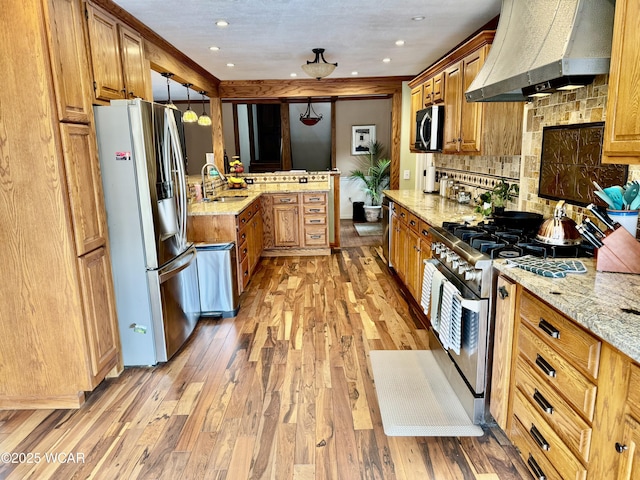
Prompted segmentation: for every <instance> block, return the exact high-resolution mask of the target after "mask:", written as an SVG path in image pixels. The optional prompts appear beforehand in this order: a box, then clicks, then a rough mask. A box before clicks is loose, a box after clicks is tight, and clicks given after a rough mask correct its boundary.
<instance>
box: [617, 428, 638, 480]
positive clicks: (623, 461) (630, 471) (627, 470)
mask: <svg viewBox="0 0 640 480" xmlns="http://www.w3.org/2000/svg"><path fill="white" fill-rule="evenodd" d="M623 438H624V441H625V443H624V447H626V449H625V450H624V451H623V452H622V453H621V454H620V455H621V456H620V466H619V467H618V477H617V480H634V479H637V478H640V423H638V422H637V421H636V420H635V419H634V418H631V417H629V416H627V417H626V420H625V423H624V437H623Z"/></svg>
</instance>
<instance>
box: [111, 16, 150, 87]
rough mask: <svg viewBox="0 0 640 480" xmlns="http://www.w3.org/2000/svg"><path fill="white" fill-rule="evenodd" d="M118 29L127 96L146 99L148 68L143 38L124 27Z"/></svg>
mask: <svg viewBox="0 0 640 480" xmlns="http://www.w3.org/2000/svg"><path fill="white" fill-rule="evenodd" d="M118 28H119V31H120V51H121V53H122V67H123V75H124V85H125V88H126V90H127V92H126V95H127V97H128V98H132V97H139V98H144V97H145V92H146V87H145V78H146V71H147V68H146V66H145V61H144V46H143V44H142V37H140V35H138V34H137V33H136V32H134V31H133V30H130V29H128V28H126V27H124V26H122V25H120V26H119V27H118Z"/></svg>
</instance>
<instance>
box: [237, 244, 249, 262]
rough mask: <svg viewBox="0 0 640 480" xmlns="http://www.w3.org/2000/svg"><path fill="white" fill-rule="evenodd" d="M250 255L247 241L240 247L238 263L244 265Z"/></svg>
mask: <svg viewBox="0 0 640 480" xmlns="http://www.w3.org/2000/svg"><path fill="white" fill-rule="evenodd" d="M248 253H249V242H247V241H246V240H245V241H244V242H242V243H241V244H239V245H238V263H242V262H243V261H244V259H245V257H246V256H247V254H248Z"/></svg>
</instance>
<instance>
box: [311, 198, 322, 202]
mask: <svg viewBox="0 0 640 480" xmlns="http://www.w3.org/2000/svg"><path fill="white" fill-rule="evenodd" d="M309 201H310V202H319V201H320V197H310V198H309Z"/></svg>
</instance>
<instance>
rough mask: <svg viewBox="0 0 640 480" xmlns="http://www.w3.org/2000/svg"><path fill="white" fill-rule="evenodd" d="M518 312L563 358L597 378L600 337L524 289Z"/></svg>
mask: <svg viewBox="0 0 640 480" xmlns="http://www.w3.org/2000/svg"><path fill="white" fill-rule="evenodd" d="M520 315H521V317H522V319H523V320H524V321H526V322H527V323H528V324H529V325H530V326H531V328H532V329H533V330H534V331H536V332H537V333H538V334H540V336H541V337H542V338H543V339H544V340H545V341H546V342H547V343H548V344H549V345H551V346H552V347H553V348H554V349H556V350H557V351H558V352H561V353H562V355H563V356H564V357H565V358H567V359H568V360H569V361H570V362H572V363H574V364H575V365H576V366H577V367H578V368H580V369H582V370H583V371H584V372H585V373H587V374H589V375H591V377H592V378H594V379H595V378H598V366H599V364H600V347H601V345H602V344H601V342H600V340H598V339H597V338H596V337H594V336H593V335H591V334H590V333H588V332H586V331H584V330H582V329H581V328H580V327H579V326H577V325H576V324H575V323H573V321H572V320H570V319H568V318H567V317H565V316H564V315H562V314H561V313H559V312H557V311H555V310H554V309H553V308H552V307H550V306H548V305H547V304H545V303H544V302H541V301H540V300H538V299H537V298H535V297H533V296H532V295H531V294H530V293H528V292H526V291H524V292H523V293H522V299H521V301H520Z"/></svg>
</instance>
